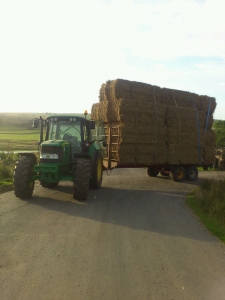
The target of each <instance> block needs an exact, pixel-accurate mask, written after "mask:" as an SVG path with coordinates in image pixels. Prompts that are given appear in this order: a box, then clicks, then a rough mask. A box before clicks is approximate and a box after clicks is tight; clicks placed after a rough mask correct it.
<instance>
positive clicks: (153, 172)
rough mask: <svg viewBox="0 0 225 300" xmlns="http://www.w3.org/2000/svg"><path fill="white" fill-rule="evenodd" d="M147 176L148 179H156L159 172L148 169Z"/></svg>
mask: <svg viewBox="0 0 225 300" xmlns="http://www.w3.org/2000/svg"><path fill="white" fill-rule="evenodd" d="M147 174H148V176H150V177H156V176H157V175H158V174H159V171H157V170H156V169H152V168H150V167H148V168H147Z"/></svg>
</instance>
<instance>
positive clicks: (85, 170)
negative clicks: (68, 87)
mask: <svg viewBox="0 0 225 300" xmlns="http://www.w3.org/2000/svg"><path fill="white" fill-rule="evenodd" d="M86 114H87V113H85V117H77V116H66V115H61V116H57V115H55V116H49V117H47V118H46V119H45V120H44V119H43V118H42V117H40V119H34V121H33V128H38V126H40V141H39V143H38V144H39V147H40V148H39V153H40V160H39V162H37V157H36V155H35V154H34V153H19V158H18V161H17V162H16V165H15V169H14V191H15V195H16V197H18V198H21V199H24V198H29V197H31V196H32V194H33V190H34V183H35V180H39V181H40V184H41V185H42V187H45V188H53V187H56V186H57V185H58V183H59V181H71V182H73V198H74V199H77V200H86V199H87V194H88V189H89V188H91V189H99V188H100V187H101V184H102V175H103V158H104V157H105V156H106V155H107V153H106V152H107V151H106V144H105V140H104V138H105V136H104V128H103V125H102V124H101V122H94V121H92V120H87V119H86ZM39 124H40V125H39ZM44 129H45V137H44Z"/></svg>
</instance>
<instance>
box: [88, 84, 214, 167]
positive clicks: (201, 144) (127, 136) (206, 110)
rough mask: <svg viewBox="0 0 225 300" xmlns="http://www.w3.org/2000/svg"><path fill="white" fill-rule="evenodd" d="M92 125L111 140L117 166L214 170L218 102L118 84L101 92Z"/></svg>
mask: <svg viewBox="0 0 225 300" xmlns="http://www.w3.org/2000/svg"><path fill="white" fill-rule="evenodd" d="M99 98H100V101H99V103H95V104H93V106H92V119H93V120H95V121H97V120H102V121H103V122H104V125H105V127H106V136H107V137H108V136H109V128H111V134H112V146H111V154H112V156H111V157H112V159H114V160H116V161H117V162H118V163H119V164H121V165H122V164H135V165H138V164H140V165H141V164H172V165H173V164H196V165H198V164H200V163H201V162H204V163H206V164H211V163H212V162H213V157H214V149H215V148H214V144H215V134H214V132H213V131H212V129H211V128H212V124H213V112H214V110H215V107H216V102H215V98H212V97H207V96H199V95H197V94H194V93H189V92H184V91H178V90H173V89H167V88H160V87H158V86H153V85H150V84H146V83H141V82H135V81H128V80H123V79H117V80H113V81H107V82H106V83H104V84H102V86H101V89H100V96H99Z"/></svg>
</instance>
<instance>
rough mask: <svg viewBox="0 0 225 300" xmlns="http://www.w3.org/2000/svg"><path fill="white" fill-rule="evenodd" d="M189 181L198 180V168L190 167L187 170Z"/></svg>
mask: <svg viewBox="0 0 225 300" xmlns="http://www.w3.org/2000/svg"><path fill="white" fill-rule="evenodd" d="M186 177H187V180H190V181H195V180H196V179H197V178H198V169H197V168H196V167H192V166H190V167H188V168H187V169H186Z"/></svg>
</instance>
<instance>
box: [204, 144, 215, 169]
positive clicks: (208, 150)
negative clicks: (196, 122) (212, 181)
mask: <svg viewBox="0 0 225 300" xmlns="http://www.w3.org/2000/svg"><path fill="white" fill-rule="evenodd" d="M214 158H215V147H212V146H205V147H204V153H203V161H204V163H206V164H210V165H213V163H214Z"/></svg>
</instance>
